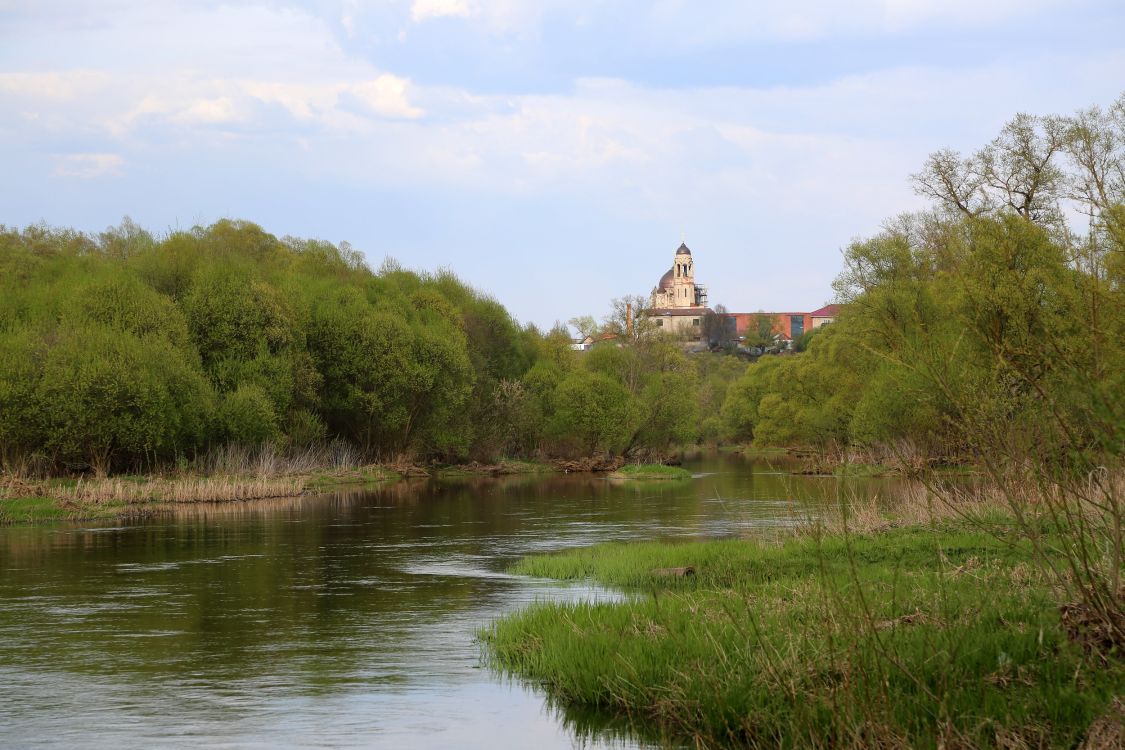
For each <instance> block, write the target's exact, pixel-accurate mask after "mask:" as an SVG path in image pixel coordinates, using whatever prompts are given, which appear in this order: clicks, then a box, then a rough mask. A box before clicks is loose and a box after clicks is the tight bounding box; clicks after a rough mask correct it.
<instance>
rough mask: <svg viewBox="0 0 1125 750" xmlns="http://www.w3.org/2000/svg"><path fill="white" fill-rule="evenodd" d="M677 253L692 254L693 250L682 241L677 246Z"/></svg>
mask: <svg viewBox="0 0 1125 750" xmlns="http://www.w3.org/2000/svg"><path fill="white" fill-rule="evenodd" d="M676 255H691V250H688V246H687V245H685V244H684V243H682V242H681V243H680V246H679V247H678V248H676Z"/></svg>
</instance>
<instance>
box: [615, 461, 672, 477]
mask: <svg viewBox="0 0 1125 750" xmlns="http://www.w3.org/2000/svg"><path fill="white" fill-rule="evenodd" d="M610 476H611V477H613V478H614V479H645V480H659V479H691V472H690V471H688V470H687V469H682V468H680V467H679V466H665V465H664V464H626V465H625V466H622V467H621V468H620V469H618V470H617V471H615V472H613V473H612V474H610Z"/></svg>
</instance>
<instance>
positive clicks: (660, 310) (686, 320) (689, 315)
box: [585, 243, 840, 348]
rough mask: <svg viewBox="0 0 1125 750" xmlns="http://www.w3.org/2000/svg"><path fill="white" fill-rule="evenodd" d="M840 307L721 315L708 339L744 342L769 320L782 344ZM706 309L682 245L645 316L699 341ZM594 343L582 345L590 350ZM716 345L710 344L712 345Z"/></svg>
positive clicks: (688, 254) (826, 320) (703, 294)
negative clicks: (718, 333) (719, 334)
mask: <svg viewBox="0 0 1125 750" xmlns="http://www.w3.org/2000/svg"><path fill="white" fill-rule="evenodd" d="M839 311H840V305H826V306H825V307H822V308H820V309H819V310H814V311H813V312H811V313H810V312H756V313H722V314H721V317H722V319H723V320H722V323H721V326H718V327H715V326H713V327H712V330H711V336H712V337H714V336H715V332H716V331H720V330H721V331H724V332H725V333H724V334H723V335H725V336H728V337H729V338H728V339H727V340H730V338H733V339H737V340H744V339H745V338H746V337H747V334H750V335H751V337H754V335H755V334H757V333H758V331H759V330H760V329H759V328H758V326H759V325H760V324H759V320H760V319H761V318H763V317H764V318H766V319H767V320H769V327H770V335H771V337H772V338H773V339H774V340H775V341H777V342H778V343H781V344H788V343H789V342H792V341H794V340H796V339H799V338H800V337H801V336H803V335H804V334H805V333H806V332H807V331H811V330H813V329H815V328H820V327H821V326H823V325H826V324H828V323H831V322H833V321H835V320H836V316H837V315H838V314H839ZM712 313H713V311H712V310H711V308H709V307H707V289H706V287H703V286H701V285H699V284H696V283H695V261H694V259H693V258H692V255H691V250H689V249H688V246H687V245H685V244H683V243H681V244H680V246H679V247H678V248H676V253H675V255H674V256H673V258H672V267H671V268H669V269H668V270H667V271H665V272H664V275H663V276H661V277H660V281H659V282H657V284H656V286H655V287H654V288H653V290H652V294H651V296H650V297H649V309H648V310H645V311H644V315H645V316H646V317H648V318H649V319H650V320H652V321H653V322H654V323H655V324H656V327H657V328H658V329H660V330H663V331H666V332H668V333H674V334H677V335H680V336H686V337H688V338H700V337H701V336H702V333H703V329H704V322H703V319H704V316H706V315H709V314H712ZM592 343H593V342H591V341H587V342H585V347H587V348H588V347H589V346H590V345H591V344H592ZM714 343H715V342H714V341H712V342H711V344H712V345H713V344H714Z"/></svg>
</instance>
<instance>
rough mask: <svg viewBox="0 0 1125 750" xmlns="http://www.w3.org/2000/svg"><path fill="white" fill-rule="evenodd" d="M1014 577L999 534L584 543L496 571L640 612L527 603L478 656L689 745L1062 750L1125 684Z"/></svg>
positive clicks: (1039, 594) (1024, 571)
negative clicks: (580, 590)
mask: <svg viewBox="0 0 1125 750" xmlns="http://www.w3.org/2000/svg"><path fill="white" fill-rule="evenodd" d="M1030 560H1031V551H1030V549H1029V548H1028V547H1027V546H1026V545H1025V544H1023V543H1020V542H1019V541H1017V539H1016V537H1015V535H1014V534H1013V535H1012V537H1011V538H1010V539H1009V538H1004V537H1003V535H1001V538H999V539H998V538H996V537H994V536H991V535H988V534H984V533H981V532H977V531H974V530H972V529H969V528H960V527H957V526H955V525H951V524H945V525H943V526H940V527H938V528H919V527H913V528H905V529H895V530H892V531H889V532H884V533H880V534H874V535H866V536H855V537H852V538H850V539H848V538H844V537H842V536H830V537H823V538H810V537H804V538H791V539H789V540H787V541H784V542H778V543H768V542H767V543H761V542H754V541H742V540H730V541H713V542H698V543H675V544H671V543H641V544H608V545H601V546H597V547H593V548H588V549H580V550H573V551H567V552H564V553H560V554H553V555H546V556H536V557H531V558H528V559H525V560H523V561H521V562H519V563H518V564H517V565H516V566H515V568H514V570H515V572H518V573H522V574H526V575H532V576H544V577H552V578H560V579H572V580H573V579H595V580H597V581H600V582H602V583H606V584H612V585H617V586H621V587H624V588H626V589H630V590H633V591H636V592H638V593H640V594H641V595H639V596H636V597H634V598H631V599H629V600H626V601H624V602H621V603H601V604H577V605H573V604H553V603H542V604H537V605H534V606H532V607H530V608H528V609H526V610H523V611H522V612H518V613H516V614H513V615H510V616H508V617H505V618H503V619H501V620H499V621H497V622H496V623H494V624H493V625H492V626H491V627H489V628H488V629H487V630H486V631H484V632H483V633H482V639H483V640H484V642H485V643H486V644H487V647H488V653H489V654H490V655H491V660H492V663H493V665H494V666H495V667H497V668H499V669H500V670H502V671H504V672H507V673H511V674H514V675H519V676H521V677H524V678H527V679H529V680H532V681H535V682H537V683H540V684H542V685H544V686H545V687H546V689H547V690H548V692H549V694H550V695H551V696H552V697H553V698H554V699H555V700H556V701H557V702H558V703H560V704H561V705H563V706H576V707H582V708H584V709H587V710H588V709H589V708H590V707H600V708H602V709H609V710H610V711H614V712H619V713H621V714H624V715H628V716H631V717H633V719H634V720H635V721H638V722H639V723H641V724H642V725H644V726H648V727H649V728H654V727H655V728H658V729H659V730H660V731H662V732H666V733H671V734H672V735H673V736H678V737H679V738H681V739H682V740H685V741H692V742H697V743H699V744H701V745H703V746H750V747H755V746H760V747H774V746H783V747H938V746H940V745H942V744H944V745H946V746H960V747H992V746H1002V747H1020V746H1025V745H1026V746H1029V747H1031V746H1034V747H1038V746H1045V747H1074V746H1075V745H1076V744H1077V743H1078V742H1079V741H1080V739H1081V737H1082V735H1083V733H1084V732H1085V730H1086V728H1087V727H1088V726H1089V725H1090V723H1091V722H1092V721H1093V720H1094V719H1095V718H1096V717H1097V716H1099V715H1100V714H1102V713H1104V712H1105V711H1106V709H1107V706H1108V705H1109V703H1110V701H1111V700H1112V697H1113V695H1114V694H1115V693H1120V691H1121V688H1122V685H1125V670H1123V668H1122V664H1121V662H1120V661H1116V662H1113V663H1111V665H1110V666H1108V667H1103V666H1099V665H1098V663H1097V662H1096V661H1095V660H1092V659H1090V658H1088V657H1086V656H1085V655H1084V654H1083V652H1082V651H1081V649H1079V648H1078V647H1077V646H1075V645H1074V644H1072V643H1071V642H1069V641H1068V640H1067V638H1066V636H1065V634H1064V632H1063V630H1062V628H1061V627H1060V623H1059V617H1058V609H1057V605H1058V602H1057V600H1056V598H1055V596H1054V593H1053V591H1052V590H1051V587H1050V586H1049V585H1048V584H1047V582H1046V581H1045V580H1044V579H1043V578H1042V577H1041V576H1040V575H1039V573H1038V572H1037V569H1036V568H1035V567H1034V566H1032V565H1031V564H1030ZM687 565H690V566H693V567H694V568H695V571H696V575H695V576H694V577H692V578H668V577H665V576H661V575H659V574H656V573H654V572H653V570H654V569H655V568H668V567H680V566H687ZM1020 742H1022V743H1024V745H1021V744H1019V743H1020Z"/></svg>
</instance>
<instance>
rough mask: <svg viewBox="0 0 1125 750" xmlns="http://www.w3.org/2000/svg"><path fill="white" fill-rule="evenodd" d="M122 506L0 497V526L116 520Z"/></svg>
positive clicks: (122, 511)
mask: <svg viewBox="0 0 1125 750" xmlns="http://www.w3.org/2000/svg"><path fill="white" fill-rule="evenodd" d="M126 510H127V507H126V506H125V504H124V503H106V504H102V503H77V502H69V503H64V502H62V501H60V500H59V499H57V498H52V497H17V498H0V525H9V524H17V523H51V522H56V521H73V520H79V519H81V520H87V519H93V518H116V517H118V516H120V515H121V514H122V513H124V512H125V511H126Z"/></svg>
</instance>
